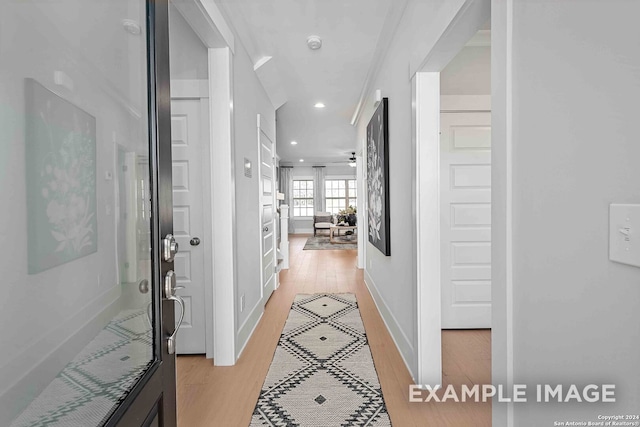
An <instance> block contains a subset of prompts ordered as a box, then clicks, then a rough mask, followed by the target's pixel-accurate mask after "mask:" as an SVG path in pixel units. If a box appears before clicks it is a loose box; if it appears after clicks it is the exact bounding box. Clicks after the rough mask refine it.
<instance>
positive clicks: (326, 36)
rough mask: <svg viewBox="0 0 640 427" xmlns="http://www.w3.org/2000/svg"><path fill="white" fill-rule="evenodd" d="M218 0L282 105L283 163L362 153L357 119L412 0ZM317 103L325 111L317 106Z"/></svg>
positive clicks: (339, 158) (279, 106) (338, 158)
mask: <svg viewBox="0 0 640 427" xmlns="http://www.w3.org/2000/svg"><path fill="white" fill-rule="evenodd" d="M215 1H216V3H217V4H218V6H219V7H220V10H221V11H222V13H223V14H224V15H225V18H226V19H227V21H228V23H229V25H231V26H232V27H233V28H234V30H235V32H236V35H237V37H238V39H239V40H240V41H241V43H242V45H243V46H244V48H245V50H246V51H247V53H248V54H249V57H250V58H251V61H252V63H253V64H254V67H255V70H256V73H257V74H258V77H259V78H260V80H261V82H262V84H263V86H264V87H265V90H266V92H267V93H268V95H269V98H270V100H271V103H272V104H273V105H274V107H275V108H277V135H278V148H277V150H278V155H279V156H280V157H281V158H282V160H283V161H284V162H291V161H297V160H298V159H299V158H305V159H306V158H309V159H318V160H319V159H323V160H326V161H327V162H328V163H330V162H332V161H342V160H344V153H345V152H352V151H354V150H356V147H357V141H356V129H355V128H354V127H353V126H352V125H351V119H352V118H353V117H354V112H356V111H358V109H359V108H360V107H361V105H362V103H363V99H364V98H365V97H366V96H367V94H368V92H369V91H370V89H371V87H370V86H371V85H372V81H373V80H375V77H376V69H377V68H378V67H379V66H380V64H381V63H382V61H383V59H384V56H385V54H386V51H387V49H388V48H389V45H390V42H391V40H392V39H393V36H394V34H395V30H396V28H397V26H398V24H399V22H400V18H401V17H402V14H403V12H404V9H405V6H406V4H407V2H408V0H323V1H319V0H268V1H265V0H261V1H257V0H241V1H237V0H236V1H230V0H215ZM310 36H318V37H320V38H321V39H322V47H321V48H320V49H318V50H311V49H310V48H309V47H308V46H307V39H308V38H309V37H310ZM269 57H270V58H269ZM316 103H323V104H325V105H326V108H321V109H320V108H314V105H315V104H316ZM293 140H295V141H298V144H297V145H291V144H290V142H291V141H293Z"/></svg>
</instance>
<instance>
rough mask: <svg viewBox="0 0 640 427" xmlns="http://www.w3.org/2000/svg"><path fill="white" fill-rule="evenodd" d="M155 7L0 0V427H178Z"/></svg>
mask: <svg viewBox="0 0 640 427" xmlns="http://www.w3.org/2000/svg"><path fill="white" fill-rule="evenodd" d="M167 2H168V0H109V1H103V0H48V1H42V0H20V1H2V2H0V129H2V132H0V200H2V204H1V205H2V208H1V209H0V236H2V238H3V239H7V240H5V241H7V242H9V241H10V242H12V243H11V244H10V245H4V246H2V247H0V268H1V269H2V271H3V272H5V275H4V278H3V280H2V285H1V287H2V293H3V298H2V309H1V310H0V324H1V325H3V331H5V332H3V335H4V336H3V339H4V340H5V343H8V344H7V345H6V346H5V348H7V349H8V350H7V351H3V352H2V355H0V425H3V426H11V427H19V426H31V427H34V426H43V427H44V426H54V425H55V426H64V427H75V426H78V427H90V426H127V427H131V426H149V425H150V426H158V427H160V426H167V427H171V426H175V425H176V392H175V390H176V384H175V355H174V351H173V343H174V340H175V334H174V331H175V330H176V329H177V328H176V326H177V325H176V319H175V313H177V314H178V317H181V312H182V310H181V308H180V307H181V306H183V304H182V301H181V300H180V299H179V297H176V296H175V295H174V289H173V288H174V286H175V280H173V277H174V276H173V272H172V270H173V256H174V255H175V252H176V251H177V249H178V248H177V245H175V244H174V243H173V241H172V239H171V234H172V229H173V218H172V215H173V210H172V191H171V189H172V186H171V141H170V139H171V138H170V135H171V131H170V123H171V114H170V95H169V59H168V58H169V44H168V20H167V14H168V4H167Z"/></svg>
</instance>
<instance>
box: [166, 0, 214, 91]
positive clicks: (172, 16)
mask: <svg viewBox="0 0 640 427" xmlns="http://www.w3.org/2000/svg"><path fill="white" fill-rule="evenodd" d="M169 32H170V34H171V37H170V38H169V50H170V52H171V56H170V59H171V79H172V80H207V78H208V77H209V71H208V70H209V65H208V62H207V61H208V60H207V48H206V47H205V45H204V44H203V43H202V41H201V40H200V38H198V36H197V35H196V33H195V32H194V31H193V30H192V29H191V27H190V26H189V24H187V21H185V19H184V18H183V17H182V15H181V14H180V12H178V11H177V10H176V8H175V7H174V6H173V5H172V4H170V6H169Z"/></svg>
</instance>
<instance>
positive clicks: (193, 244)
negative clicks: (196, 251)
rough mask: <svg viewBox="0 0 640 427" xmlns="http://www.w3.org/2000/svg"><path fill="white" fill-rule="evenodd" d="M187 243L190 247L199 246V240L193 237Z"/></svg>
mask: <svg viewBox="0 0 640 427" xmlns="http://www.w3.org/2000/svg"><path fill="white" fill-rule="evenodd" d="M189 243H190V244H191V246H198V245H199V244H200V238H199V237H194V238H193V239H191V240H190V241H189Z"/></svg>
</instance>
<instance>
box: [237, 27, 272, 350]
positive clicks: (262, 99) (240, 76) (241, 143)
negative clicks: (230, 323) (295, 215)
mask: <svg viewBox="0 0 640 427" xmlns="http://www.w3.org/2000/svg"><path fill="white" fill-rule="evenodd" d="M233 98H234V99H233V112H234V140H233V143H234V147H235V151H234V155H235V168H234V169H235V187H236V188H235V194H236V195H235V203H236V260H237V265H236V281H237V282H236V283H237V288H236V314H237V319H236V325H237V326H236V327H237V333H238V338H237V340H236V351H237V352H239V351H240V349H242V348H243V347H244V344H245V343H246V340H247V339H248V338H249V333H250V332H251V331H252V330H253V327H254V326H255V323H256V322H257V320H258V317H257V316H258V314H261V313H262V306H259V307H258V306H257V304H259V303H261V294H260V291H261V286H260V259H261V244H260V242H261V236H262V232H261V227H260V199H259V188H258V187H259V175H260V174H259V168H258V131H257V115H258V114H261V116H262V119H263V120H265V121H267V122H269V123H270V124H269V127H270V128H271V129H275V127H276V126H275V109H274V108H273V105H271V101H269V98H268V96H267V94H266V92H265V90H264V88H263V87H262V85H261V83H260V81H259V80H258V77H257V75H256V73H255V72H254V71H253V63H252V62H251V59H250V58H249V55H248V54H247V52H246V50H245V48H244V47H243V46H242V44H241V43H240V41H239V38H237V37H236V49H235V53H234V55H233ZM245 158H247V159H249V160H250V161H251V164H252V165H253V175H252V177H251V178H247V177H246V176H244V159H245ZM241 295H245V298H246V300H245V310H244V311H243V312H240V297H241ZM254 308H255V309H256V311H254Z"/></svg>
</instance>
